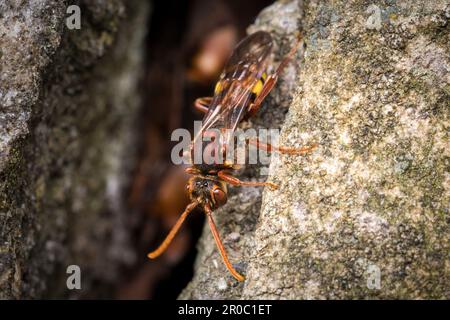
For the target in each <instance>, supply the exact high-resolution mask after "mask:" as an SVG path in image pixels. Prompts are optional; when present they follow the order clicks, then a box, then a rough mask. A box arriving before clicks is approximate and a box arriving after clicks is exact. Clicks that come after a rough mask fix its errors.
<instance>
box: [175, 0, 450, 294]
mask: <svg viewBox="0 0 450 320" xmlns="http://www.w3.org/2000/svg"><path fill="white" fill-rule="evenodd" d="M449 18H450V8H449V6H448V2H447V1H433V2H429V1H380V2H378V4H377V5H376V6H375V5H373V4H372V2H369V1H351V2H347V1H334V2H332V3H330V2H328V1H303V2H297V1H294V2H285V1H284V2H278V3H276V4H274V5H272V6H271V7H269V8H267V9H266V10H265V11H263V12H262V13H261V14H260V17H259V19H258V20H257V21H256V23H255V25H254V26H253V27H252V28H251V31H254V30H257V29H264V30H268V31H271V32H272V34H273V36H274V38H275V40H276V42H277V43H278V44H281V48H286V49H285V50H287V47H288V46H289V43H288V42H286V41H282V40H281V39H292V33H293V31H295V30H297V29H300V28H302V33H303V35H304V40H305V43H306V50H305V54H304V60H300V55H299V56H298V59H297V61H296V62H297V69H296V70H297V73H298V75H299V76H298V77H297V80H295V81H293V84H294V85H293V87H291V89H290V88H289V85H288V84H289V81H284V82H282V83H281V84H280V85H278V87H277V88H276V89H275V90H274V91H273V93H272V94H271V97H270V99H269V100H268V102H267V103H266V106H265V108H263V110H262V113H260V114H259V115H258V117H260V118H259V119H256V120H253V121H255V122H256V123H260V124H261V125H266V126H268V127H274V126H275V127H276V126H277V125H278V124H279V119H280V117H281V118H282V114H283V113H284V110H285V108H284V106H286V105H288V104H289V103H290V108H289V113H288V115H287V117H286V120H285V122H284V124H283V126H282V138H281V143H282V144H285V145H290V146H291V145H297V146H300V145H304V144H311V143H313V142H317V143H319V147H318V148H317V149H316V150H315V151H314V152H313V153H312V154H310V155H308V156H306V157H292V156H285V155H282V156H278V155H275V156H274V157H273V158H272V164H271V167H270V177H269V180H271V181H274V182H276V183H279V184H280V189H279V190H277V191H270V190H268V189H266V190H264V192H263V198H262V203H261V204H260V201H261V199H260V194H259V191H258V190H257V189H242V190H239V191H238V190H235V191H233V193H232V194H233V196H232V197H231V199H230V203H229V204H228V205H227V206H226V207H224V208H223V209H222V210H219V211H218V212H217V213H216V219H217V220H218V226H219V228H220V230H221V233H222V234H223V238H224V239H225V246H226V247H227V248H229V251H230V256H231V260H232V261H235V262H240V264H239V265H238V267H240V268H239V270H240V271H242V272H243V273H244V274H245V275H246V277H247V280H246V281H245V282H244V283H237V282H236V281H235V280H234V279H233V278H232V277H231V276H229V275H228V273H227V271H226V269H225V267H224V266H223V264H222V263H221V260H220V256H219V254H218V253H217V251H216V249H215V248H214V241H213V239H212V236H211V235H210V233H209V232H208V230H207V229H206V228H205V232H204V235H203V237H202V239H201V241H200V245H199V257H198V259H197V264H196V275H195V277H194V279H193V281H192V282H191V283H190V284H189V285H188V287H187V288H186V289H185V290H184V291H183V293H182V294H181V295H180V298H182V299H186V298H194V299H209V298H219V299H224V298H235V299H240V298H249V299H250V298H255V299H323V298H331V299H341V298H359V299H366V298H412V299H416V298H447V299H448V298H450V285H449V279H450V265H449V259H448V258H449V256H448V254H449V249H450V248H449V243H450V233H449V231H450V230H449V213H448V204H449V200H450V199H449V175H448V168H449V163H448V161H449V157H448V156H449V154H448V149H449V144H448V125H449V101H450V100H449V98H450V97H449V92H450V90H449V89H450V76H449V75H450V61H449V49H450V48H449V47H450V41H449V40H450V36H449V34H450V33H449V28H450V27H449V23H448V21H449ZM275 51H276V52H277V54H276V56H277V57H279V56H280V54H279V52H280V51H277V50H275ZM281 51H283V50H281ZM294 70H295V69H291V70H288V72H287V73H286V75H285V76H284V80H289V78H293V76H292V75H293V73H294V74H295V71H294ZM289 92H294V99H293V100H292V101H291V100H289V99H288V101H291V102H287V100H286V98H288V97H289V95H288V93H289ZM268 108H271V109H270V110H271V111H270V116H267V112H268ZM264 112H266V114H264ZM274 114H275V115H277V116H274ZM272 119H277V120H276V121H275V123H273V120H272ZM256 173H257V172H256V171H254V170H249V171H248V174H247V178H252V177H254V176H255V174H256ZM232 233H238V235H239V236H238V237H236V236H233V237H232V238H229V237H227V235H230V234H232ZM378 271H379V278H378ZM377 279H379V282H378V281H377Z"/></svg>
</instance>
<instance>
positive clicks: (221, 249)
mask: <svg viewBox="0 0 450 320" xmlns="http://www.w3.org/2000/svg"><path fill="white" fill-rule="evenodd" d="M205 212H206V216H207V217H208V223H209V228H210V229H211V232H212V234H213V237H214V240H215V241H216V245H217V248H218V249H219V252H220V255H221V256H222V259H223V262H224V263H225V266H226V267H227V269H228V270H229V271H230V273H231V274H232V275H233V277H234V278H235V279H236V280H238V281H244V280H245V277H244V276H242V275H241V274H239V273H238V272H237V271H236V269H234V268H233V266H232V264H231V262H230V260H228V256H227V253H226V251H225V248H224V247H223V244H222V240H220V236H219V232H218V231H217V228H216V224H215V223H214V219H213V217H212V211H211V209H210V208H209V206H208V205H206V206H205Z"/></svg>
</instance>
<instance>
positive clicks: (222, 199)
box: [212, 186, 228, 207]
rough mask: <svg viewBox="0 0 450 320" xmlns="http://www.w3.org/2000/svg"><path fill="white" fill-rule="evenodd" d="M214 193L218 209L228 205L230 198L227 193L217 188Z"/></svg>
mask: <svg viewBox="0 0 450 320" xmlns="http://www.w3.org/2000/svg"><path fill="white" fill-rule="evenodd" d="M212 193H213V197H214V202H215V203H216V207H220V206H223V205H224V204H225V203H227V200H228V198H227V194H226V193H225V191H223V190H222V189H220V188H219V187H217V186H215V187H214V188H213V190H212Z"/></svg>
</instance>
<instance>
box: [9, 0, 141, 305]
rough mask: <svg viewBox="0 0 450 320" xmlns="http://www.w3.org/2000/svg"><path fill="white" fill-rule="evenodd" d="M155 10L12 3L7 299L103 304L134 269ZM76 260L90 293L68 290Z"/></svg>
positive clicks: (134, 5)
mask: <svg viewBox="0 0 450 320" xmlns="http://www.w3.org/2000/svg"><path fill="white" fill-rule="evenodd" d="M69 4H78V5H80V7H81V17H82V19H81V29H80V30H76V29H75V30H69V29H68V28H66V24H65V22H66V17H68V16H69V14H67V13H66V9H67V7H68V5H69ZM146 8H147V5H146V3H145V2H141V1H121V0H114V1H106V0H105V1H100V0H99V1H78V2H76V3H73V2H70V3H69V1H59V0H58V1H56V0H54V1H52V0H40V1H19V0H17V1H2V2H1V3H0V63H1V64H0V298H33V297H44V296H48V295H51V296H55V297H63V296H68V295H72V296H77V295H81V296H83V295H86V293H88V292H89V293H90V294H92V295H96V296H99V295H100V296H101V294H102V292H103V290H105V289H106V288H107V286H108V285H111V284H113V283H115V282H116V281H117V280H118V279H119V269H118V268H119V267H120V265H122V264H124V263H129V262H130V261H132V259H133V256H132V252H131V250H130V249H129V248H128V242H127V241H128V229H127V224H126V223H125V219H124V218H125V212H124V210H123V208H122V201H121V195H122V188H123V187H124V184H125V183H126V180H125V178H124V176H125V175H124V173H125V172H126V170H127V168H126V167H125V163H131V162H130V160H131V159H129V155H130V154H131V151H132V150H131V149H130V145H132V144H131V143H130V142H132V140H133V136H132V135H131V134H130V132H131V131H130V126H131V125H132V121H133V114H134V112H133V110H136V108H137V105H138V100H137V97H136V92H135V89H134V88H135V87H136V85H135V84H136V80H137V78H138V74H139V72H138V70H139V68H140V67H139V65H140V55H141V53H142V50H141V49H140V44H141V42H142V38H143V30H145V28H143V27H142V25H145V16H146V12H147V9H146ZM136 26H138V27H136ZM70 264H77V265H79V266H80V268H81V271H82V288H83V290H82V291H79V292H75V293H69V291H68V290H67V289H65V281H66V280H65V279H66V275H65V270H66V267H67V266H68V265H70ZM50 279H51V281H50ZM94 282H95V284H96V286H95V288H93V287H92V284H93V283H94ZM50 292H51V293H50Z"/></svg>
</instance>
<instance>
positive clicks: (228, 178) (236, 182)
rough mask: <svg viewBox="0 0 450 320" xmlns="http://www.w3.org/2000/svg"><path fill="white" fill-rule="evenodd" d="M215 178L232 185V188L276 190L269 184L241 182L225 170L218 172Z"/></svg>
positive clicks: (273, 185)
mask: <svg viewBox="0 0 450 320" xmlns="http://www.w3.org/2000/svg"><path fill="white" fill-rule="evenodd" d="M217 176H218V177H219V178H220V179H222V180H223V181H225V182H227V183H229V184H231V185H233V186H243V187H269V188H270V189H272V190H276V189H278V186H277V185H276V184H274V183H271V182H257V181H242V180H239V179H238V178H236V177H234V176H232V175H231V174H230V173H229V172H227V171H226V170H220V171H219V172H218V173H217Z"/></svg>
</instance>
